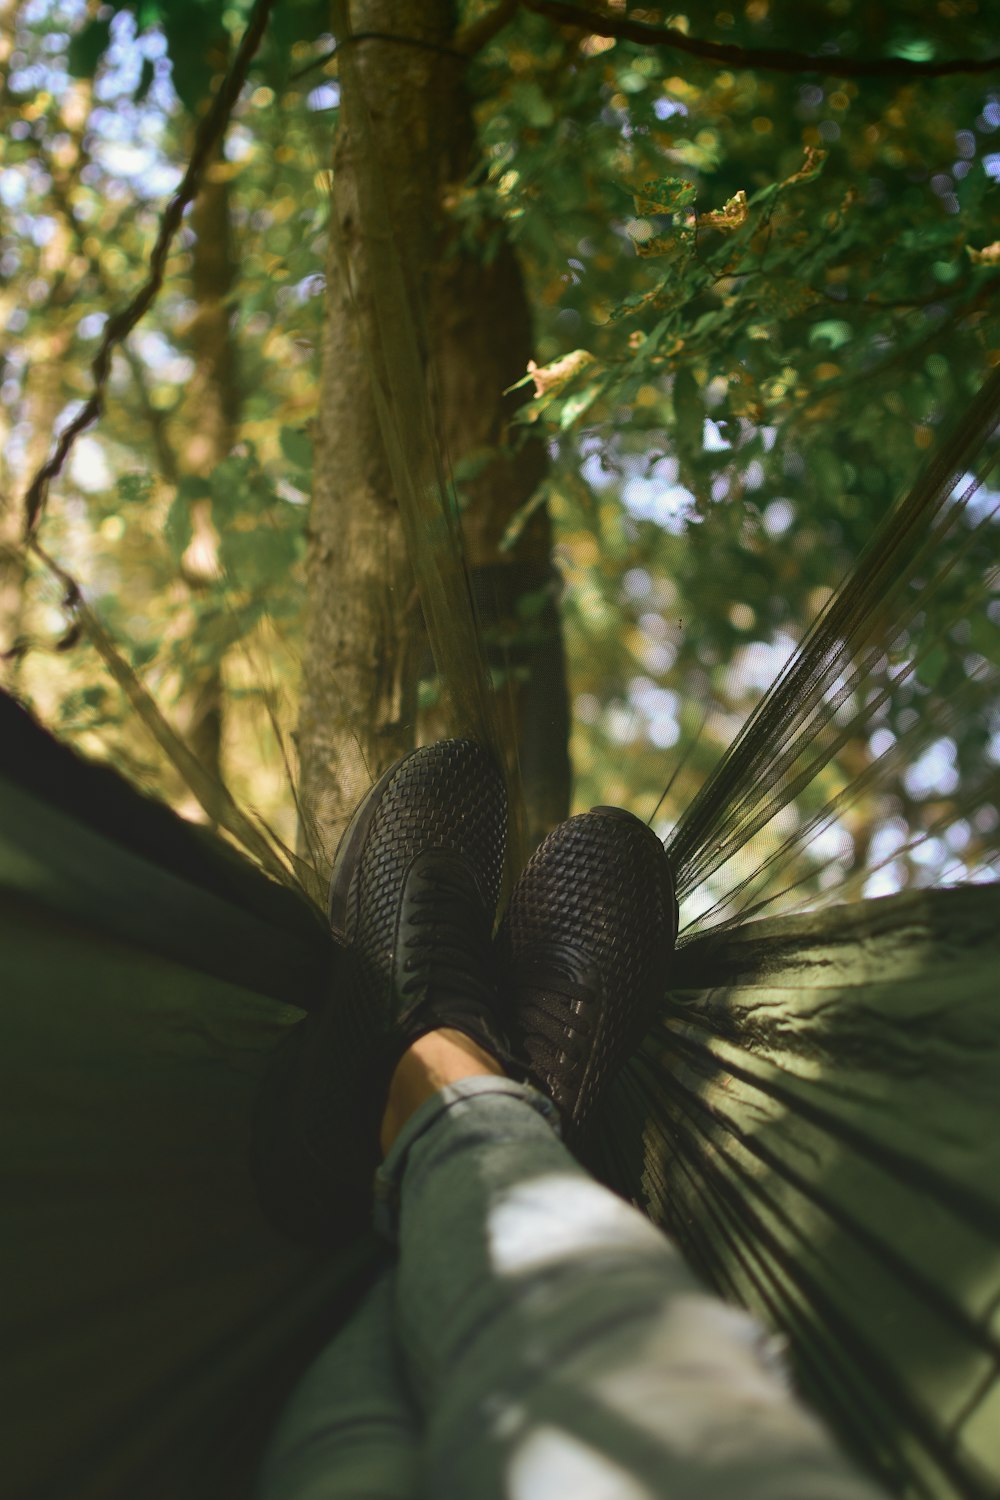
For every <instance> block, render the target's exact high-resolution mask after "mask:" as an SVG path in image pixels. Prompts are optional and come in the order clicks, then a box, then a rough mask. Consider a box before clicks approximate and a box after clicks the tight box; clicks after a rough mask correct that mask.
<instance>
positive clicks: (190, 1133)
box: [0, 698, 1000, 1500]
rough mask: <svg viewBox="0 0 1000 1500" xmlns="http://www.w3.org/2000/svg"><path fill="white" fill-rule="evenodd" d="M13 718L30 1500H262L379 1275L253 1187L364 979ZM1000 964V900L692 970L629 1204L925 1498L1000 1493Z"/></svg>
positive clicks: (208, 852) (889, 917)
mask: <svg viewBox="0 0 1000 1500" xmlns="http://www.w3.org/2000/svg"><path fill="white" fill-rule="evenodd" d="M0 716H2V723H0V829H2V832H0V887H2V891H3V898H2V902H0V928H2V935H0V995H2V1007H0V1019H2V1025H3V1049H2V1053H3V1068H4V1073H5V1077H4V1080H3V1097H4V1102H5V1116H6V1121H7V1128H6V1136H5V1143H4V1172H5V1178H6V1181H5V1190H4V1196H5V1203H6V1209H7V1220H8V1229H7V1233H6V1234H5V1236H4V1249H3V1255H4V1257H5V1266H4V1269H5V1271H6V1276H5V1285H6V1286H7V1287H8V1289H12V1290H11V1292H10V1294H9V1295H8V1297H7V1298H6V1299H5V1301H4V1311H3V1314H2V1319H3V1329H2V1336H3V1342H4V1348H5V1350H6V1354H7V1368H8V1369H9V1370H10V1371H12V1372H16V1380H15V1381H14V1382H13V1385H12V1389H11V1390H10V1391H9V1393H8V1395H7V1397H6V1402H5V1411H6V1415H7V1419H8V1428H9V1437H8V1439H7V1442H6V1444H5V1472H6V1477H7V1485H8V1490H7V1492H8V1493H9V1494H11V1496H12V1497H15V1500H49V1497H51V1500H56V1497H60V1500H61V1497H64V1496H66V1495H69V1494H72V1495H73V1496H74V1497H76V1500H118V1497H121V1500H124V1497H126V1496H129V1497H134V1496H136V1495H142V1496H143V1497H144V1500H161V1497H162V1500H201V1497H202V1496H205V1497H207V1496H209V1495H212V1496H214V1497H229V1496H233V1497H236V1496H240V1497H242V1496H247V1497H248V1496H249V1494H250V1486H251V1483H252V1473H253V1467H254V1463H255V1461H256V1458H257V1455H258V1452H259V1446H260V1443H261V1441H262V1439H263V1437H264V1435H265V1433H266V1427H267V1422H268V1420H269V1418H270V1416H271V1414H272V1413H273V1412H274V1410H275V1409H276V1406H277V1404H278V1403H279V1402H280V1400H281V1398H282V1396H283V1394H284V1392H285V1391H286V1390H287V1388H288V1386H289V1384H290V1382H291V1381H292V1380H293V1379H294V1377H295V1374H296V1373H297V1372H298V1371H299V1370H301V1369H302V1368H303V1366H304V1364H305V1363H306V1361H307V1360H308V1358H309V1357H310V1354H311V1353H312V1351H313V1350H314V1349H316V1348H317V1347H318V1346H319V1345H320V1344H321V1343H322V1342H323V1341H324V1339H326V1338H327V1337H329V1335H330V1333H331V1332H332V1331H333V1329H334V1328H335V1327H336V1325H337V1323H338V1321H339V1319H340V1318H341V1317H342V1316H343V1314H344V1312H345V1311H346V1309H347V1307H348V1306H349V1305H350V1304H351V1302H352V1301H353V1300H354V1298H355V1297H356V1295H357V1292H358V1290H359V1288H360V1287H361V1286H362V1285H364V1284H366V1282H367V1279H368V1276H369V1275H370V1273H371V1271H372V1269H373V1268H374V1266H375V1265H376V1264H377V1261H378V1256H379V1251H378V1249H377V1248H376V1246H375V1245H374V1243H373V1241H371V1240H370V1239H367V1238H366V1239H364V1240H362V1241H361V1242H359V1243H358V1244H357V1245H355V1246H352V1247H350V1248H349V1249H348V1250H347V1251H344V1252H343V1253H341V1254H340V1255H337V1256H328V1255H318V1254H316V1253H314V1252H310V1251H307V1250H303V1249H300V1248H296V1247H293V1246H292V1245H290V1244H286V1243H284V1242H283V1241H282V1240H281V1239H280V1238H279V1237H278V1236H276V1235H275V1234H274V1233H273V1232H272V1231H271V1230H270V1229H269V1228H268V1226H267V1225H266V1224H265V1222H264V1220H263V1218H262V1217H261V1215H260V1213H259V1210H258V1208H257V1204H256V1200H255V1197H254V1193H253V1186H252V1183H251V1181H250V1176H249V1170H248V1142H249V1133H250V1115H251V1109H252V1104H253V1097H254V1092H255V1088H256V1084H257V1081H258V1079H259V1077H260V1074H261V1072H262V1071H263V1068H264V1067H265V1066H266V1062H267V1058H268V1056H269V1054H270V1053H271V1051H272V1050H273V1048H274V1047H275V1046H276V1045H277V1044H278V1042H279V1041H280V1039H281V1037H282V1036H283V1035H284V1034H285V1031H286V1029H287V1027H288V1026H289V1025H290V1024H293V1023H294V1022H295V1021H296V1020H297V1019H298V1018H299V1017H300V1015H301V1010H300V1009H299V1008H298V1007H299V1005H302V1006H305V1005H308V1004H316V1003H324V1002H326V1003H336V954H335V952H334V950H333V949H332V948H331V945H330V943H329V941H328V939H327V938H326V936H325V934H324V932H323V930H322V927H321V926H320V925H319V924H318V923H317V920H316V918H315V915H314V913H313V911H312V909H311V908H310V907H309V906H308V905H307V903H306V902H305V901H304V900H299V899H298V898H296V897H295V896H294V895H293V894H290V893H289V892H288V891H286V890H283V889H281V888H279V887H277V886H275V885H273V884H272V883H271V882H270V881H268V880H267V879H266V878H265V877H263V876H261V875H259V874H258V873H257V872H256V871H255V870H253V869H252V868H251V867H250V866H249V865H248V864H247V863H246V862H245V861H243V860H241V859H239V858H237V857H236V856H234V855H232V854H231V853H230V851H229V850H228V849H226V848H225V847H224V846H222V845H221V844H219V843H217V842H216V841H215V840H213V839H210V838H208V837H207V836H206V835H205V834H204V833H203V832H201V831H200V830H196V829H193V828H191V827H190V826H189V825H186V824H184V823H182V822H181V820H180V819H178V818H176V817H174V816H173V814H171V813H169V812H168V811H167V810H165V809H164V808H162V807H160V806H158V805H157V804H155V803H152V802H149V801H148V800H147V799H145V798H143V797H141V796H139V795H138V794H137V793H135V792H133V791H132V790H130V789H129V788H127V787H126V786H125V785H124V783H122V782H120V781H119V780H118V778H116V777H115V776H114V775H113V774H112V773H110V772H108V771H106V770H103V769H99V768H95V767H91V766H88V765H86V764H85V763H83V762H81V761H80V760H78V758H77V757H76V756H75V755H73V754H72V753H71V752H69V751H67V750H66V749H65V748H63V747H60V746H58V745H56V744H55V742H54V741H52V740H51V739H50V738H49V736H47V735H46V734H45V733H44V732H43V731H42V730H40V729H39V728H38V727H37V726H36V725H35V724H33V722H32V721H31V720H30V719H29V718H28V717H27V715H25V714H24V713H23V711H22V710H20V709H19V708H18V707H17V706H16V705H14V704H13V703H12V702H11V701H10V700H9V699H2V698H0ZM998 945H1000V887H998V886H980V887H970V888H967V889H965V890H958V891H944V892H922V893H918V894H916V895H913V896H902V897H892V898H887V899H883V900H878V901H868V902H863V903H860V904H859V905H857V906H854V907H849V908H834V909H833V910H831V911H828V912H824V913H820V914H817V913H812V914H809V915H807V916H791V917H783V918H777V919H774V920H771V921H768V922H759V923H755V924H750V925H748V926H747V927H745V928H744V929H743V930H742V931H741V932H739V933H737V934H726V935H725V936H724V937H722V938H719V937H716V938H714V939H713V938H711V937H706V938H701V939H698V940H696V941H694V942H691V943H689V944H688V945H687V946H686V947H685V948H684V949H683V950H681V952H680V953H679V954H678V956H677V965H676V968H675V970H674V972H673V973H672V975H671V976H670V977H669V990H668V995H667V1007H666V1011H665V1016H664V1019H663V1021H662V1023H661V1024H660V1025H659V1026H658V1027H657V1029H656V1031H655V1032H654V1033H653V1034H651V1035H650V1037H649V1038H648V1039H647V1041H646V1043H645V1045H644V1047H643V1049H642V1052H641V1053H640V1055H639V1056H638V1057H637V1058H636V1059H635V1061H634V1062H633V1063H632V1064H631V1065H630V1067H629V1069H628V1071H627V1073H626V1074H625V1075H624V1076H623V1078H622V1079H621V1080H620V1082H619V1084H618V1086H617V1088H616V1090H615V1094H614V1097H613V1098H612V1100H611V1101H610V1103H609V1107H608V1111H607V1119H606V1122H605V1137H606V1143H607V1144H606V1152H605V1155H606V1160H605V1162H604V1170H605V1174H606V1175H607V1176H608V1177H609V1178H610V1180H611V1181H612V1182H613V1183H614V1185H615V1186H617V1187H618V1188H619V1190H622V1191H625V1192H627V1193H629V1194H630V1195H632V1196H634V1197H635V1198H636V1199H637V1200H638V1201H639V1202H641V1203H642V1204H643V1205H644V1206H645V1207H646V1209H647V1211H648V1212H649V1213H650V1214H651V1215H652V1217H653V1218H654V1219H655V1220H657V1221H658V1222H660V1223H662V1224H664V1225H665V1227H666V1228H668V1229H669V1230H670V1232H671V1233H673V1234H675V1235H676V1236H677V1238H678V1239H679V1240H680V1242H681V1244H682V1245H683V1247H684V1249H685V1250H686V1252H687V1253H688V1254H689V1256H690V1257H691V1259H692V1261H693V1262H694V1263H695V1264H696V1265H697V1266H698V1267H699V1268H700V1269H701V1270H702V1271H703V1272H704V1273H705V1274H706V1275H707V1277H708V1278H709V1279H710V1280H711V1281H712V1282H713V1283H714V1284H715V1285H716V1286H718V1287H719V1288H720V1289H721V1290H722V1291H723V1292H724V1293H726V1294H728V1295H730V1296H734V1297H736V1298H738V1299H739V1300H741V1301H744V1302H746V1303H748V1304H749V1305H750V1306H751V1307H754V1308H756V1309H757V1310H758V1311H760V1312H761V1313H762V1314H763V1316H764V1317H765V1319H766V1320H767V1321H768V1322H769V1324H770V1325H771V1326H772V1327H773V1328H774V1329H775V1330H776V1331H778V1332H779V1333H781V1334H783V1335H785V1336H786V1337H787V1339H788V1340H789V1342H790V1344H791V1348H792V1352H793V1355H794V1357H795V1361H796V1364H797V1367H798V1370H799V1373H800V1378H801V1379H802V1381H803V1383H804V1385H805V1387H806V1389H807V1391H808V1393H809V1394H810V1396H811V1397H812V1398H813V1400H814V1401H815V1402H816V1404H817V1406H819V1407H820V1408H821V1409H822V1410H823V1411H824V1412H825V1414H826V1415H827V1417H828V1419H829V1420H831V1421H832V1422H833V1423H834V1425H835V1426H836V1428H837V1430H838V1431H839V1432H840V1434H841V1436H842V1437H843V1439H844V1441H845V1442H847V1443H849V1444H851V1445H852V1446H853V1447H854V1448H855V1449H856V1450H858V1451H859V1453H860V1454H861V1455H862V1457H863V1458H864V1459H865V1460H866V1461H867V1462H868V1463H869V1464H870V1465H872V1466H873V1467H874V1468H875V1469H876V1470H877V1471H878V1472H880V1473H881V1474H882V1475H883V1476H884V1477H887V1478H888V1479H889V1480H890V1482H891V1483H892V1484H893V1486H894V1487H895V1488H897V1489H898V1490H899V1491H900V1492H901V1493H904V1494H906V1495H912V1496H921V1497H938V1496H957V1495H983V1496H985V1495H988V1494H994V1493H995V1491H996V1483H997V1476H998V1475H1000V1444H998V1441H997V1432H998V1430H1000V1421H998V1419H997V1405H998V1401H1000V1386H998V1382H997V1375H996V1371H997V1329H996V1313H995V1309H996V1306H997V1302H998V1296H1000V1258H998V1255H997V1242H998V1238H1000V1185H998V1184H1000V1172H998V1170H997V1169H998V1166H1000V1162H998V1160H997V1157H998V1152H1000V1145H998V1142H997V1139H996V1133H995V1122H996V1097H997V1080H998V1078H1000V1021H998V1013H997V1007H996V1005H995V997H994V993H993V986H992V984H991V979H992V975H993V973H994V972H995V968H996V962H997V957H998V953H997V949H998Z"/></svg>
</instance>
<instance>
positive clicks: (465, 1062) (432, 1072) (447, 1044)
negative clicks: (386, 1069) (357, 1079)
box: [379, 1028, 506, 1156]
mask: <svg viewBox="0 0 1000 1500" xmlns="http://www.w3.org/2000/svg"><path fill="white" fill-rule="evenodd" d="M505 1076H506V1075H505V1073H504V1070H503V1068H502V1067H501V1066H500V1064H499V1063H498V1062H497V1060H496V1058H495V1057H491V1056H490V1054H489V1053H488V1052H484V1051H483V1049H482V1047H479V1046H477V1044H476V1043H475V1042H474V1041H473V1040H472V1038H471V1037H467V1036H466V1035H465V1034H464V1032H461V1031H452V1030H451V1029H450V1028H443V1029H442V1030H440V1031H428V1032H427V1033H426V1034H425V1035H424V1036H422V1037H419V1038H418V1040H417V1041H415V1042H414V1043H413V1046H412V1047H408V1048H407V1049H406V1051H405V1052H404V1053H403V1055H402V1057H401V1058H400V1059H399V1062H398V1063H397V1065H396V1071H395V1072H394V1073H393V1075H392V1082H391V1083H390V1084H389V1097H388V1100H387V1101H386V1107H385V1114H384V1115H383V1116H382V1129H381V1132H380V1135H379V1143H380V1145H381V1147H382V1155H383V1156H384V1155H385V1154H386V1152H387V1151H388V1150H389V1147H390V1146H391V1145H392V1143H393V1141H394V1140H395V1139H396V1137H397V1135H398V1134H399V1132H400V1131H401V1130H402V1128H403V1126H404V1125H405V1124H406V1122H407V1120H408V1119H409V1118H410V1116H411V1115H412V1114H413V1113H414V1111H415V1110H417V1109H418V1108H419V1107H420V1105H421V1104H423V1102H424V1100H425V1099H429V1098H430V1097H431V1095H432V1094H436V1093H437V1091H438V1089H442V1088H444V1086H445V1084H447V1083H458V1082H459V1080H460V1079H462V1078H484V1077H499V1078H503V1077H505Z"/></svg>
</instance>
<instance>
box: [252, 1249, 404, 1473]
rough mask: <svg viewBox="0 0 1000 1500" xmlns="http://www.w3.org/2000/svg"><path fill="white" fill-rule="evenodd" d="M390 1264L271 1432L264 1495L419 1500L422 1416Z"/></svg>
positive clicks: (263, 1470)
mask: <svg viewBox="0 0 1000 1500" xmlns="http://www.w3.org/2000/svg"><path fill="white" fill-rule="evenodd" d="M393 1282H394V1275H393V1272H392V1271H386V1272H384V1273H383V1275H382V1276H381V1277H380V1278H379V1279H378V1281H376V1282H375V1284H374V1286H373V1287H372V1288H371V1289H370V1290H369V1291H368V1293H367V1294H366V1296H365V1297H364V1299H363V1300H362V1302H361V1303H360V1304H359V1305H358V1307H357V1308H356V1309H355V1311H354V1312H353V1313H352V1314H351V1316H350V1317H349V1318H348V1320H347V1322H346V1323H345V1324H344V1326H343V1328H341V1329H340V1330H339V1332H338V1333H337V1335H336V1337H335V1338H334V1339H332V1340H331V1342H330V1343H329V1344H328V1345H327V1346H326V1348H325V1349H324V1350H323V1352H322V1353H321V1354H320V1355H319V1356H318V1357H317V1358H316V1359H315V1360H314V1361H313V1363H312V1365H310V1367H309V1369H308V1370H307V1371H306V1373H305V1375H303V1377H302V1379H301V1380H300V1382H299V1383H298V1385H297V1386H296V1387H295V1389H294V1391H293V1392H292V1394H291V1396H290V1397H289V1400H288V1402H287V1404H286V1406H285V1409H284V1411H283V1412H282V1415H281V1417H280V1418H279V1421H278V1424H277V1426H276V1427H275V1430H274V1432H273V1434H272V1436H271V1439H270V1442H269V1444H268V1448H267V1452H266V1454H265V1456H264V1460H263V1463H262V1465H261V1469H260V1472H259V1475H258V1480H257V1492H256V1500H417V1496H418V1495H419V1494H420V1489H419V1484H418V1478H417V1471H418V1467H419V1459H418V1448H419V1441H420V1439H419V1431H418V1419H417V1416H416V1414H415V1412H414V1409H413V1405H412V1401H411V1399H410V1396H409V1393H408V1391H407V1390H406V1387H405V1382H404V1378H403V1375H402V1373H401V1371H402V1361H401V1358H400V1355H399V1351H398V1348H397V1343H396V1336H395V1331H394V1309H393V1304H394V1286H393Z"/></svg>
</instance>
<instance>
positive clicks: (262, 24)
mask: <svg viewBox="0 0 1000 1500" xmlns="http://www.w3.org/2000/svg"><path fill="white" fill-rule="evenodd" d="M273 6H274V0H257V4H256V5H255V6H254V10H253V14H252V15H251V17H250V20H249V22H248V23H247V29H246V31H245V32H244V33H243V39H242V41H241V42H240V45H239V48H238V50H237V53H236V56H235V57H234V59H233V64H232V67H231V68H230V70H229V72H228V73H227V74H226V76H225V78H224V79H223V80H222V84H221V86H220V88H219V91H218V93H217V94H216V95H215V98H214V99H213V100H212V104H211V108H210V109H209V111H208V113H207V115H206V116H205V118H204V120H203V121H202V122H201V124H200V125H199V127H198V133H197V135H196V136H195V143H194V150H193V151H192V153H191V158H190V160H189V162H188V164H187V170H186V171H185V173H184V176H183V178H182V180H181V183H180V186H179V187H178V189H177V191H176V193H175V194H174V196H173V197H172V198H171V199H170V202H169V203H168V204H167V206H166V209H165V210H164V213H163V217H162V219H161V220H160V230H159V233H158V235H157V237H156V244H155V245H154V246H153V251H152V254H151V255H150V257H149V276H148V278H147V279H146V281H145V282H144V284H143V285H142V286H141V287H140V288H139V291H138V292H137V293H136V294H135V296H134V297H133V298H132V301H131V302H130V303H129V304H128V305H127V307H124V308H122V310H121V311H120V312H117V313H115V314H114V315H113V316H112V317H110V318H109V319H108V321H107V323H106V324H105V325H104V336H103V338H102V339H101V344H100V348H99V349H98V351H97V353H96V355H95V356H94V361H93V364H92V365H91V367H90V368H91V373H92V375H93V377H94V386H93V390H92V391H91V394H90V396H89V397H88V398H87V400H86V401H85V403H84V405H83V406H82V407H81V409H80V411H79V412H78V413H77V415H76V416H75V417H74V418H73V420H72V422H70V423H69V425H68V426H67V427H66V429H65V431H64V432H62V433H61V434H60V437H59V441H58V442H57V444H56V446H55V450H54V451H53V453H52V454H51V455H50V457H49V458H48V459H46V461H45V463H44V464H43V465H42V466H41V468H40V469H39V470H38V473H37V474H36V475H35V477H34V479H33V480H32V481H31V484H30V485H29V486H28V492H27V494H26V495H25V497H24V511H25V519H24V534H25V539H26V540H27V541H30V540H32V539H33V537H34V536H35V533H36V532H37V530H38V525H39V522H40V521H41V518H42V514H43V512H44V509H45V502H46V500H47V498H48V491H49V485H50V483H51V481H52V480H53V479H54V478H55V477H56V476H57V475H58V474H60V473H61V472H62V468H63V465H64V464H65V462H66V460H67V458H68V457H69V455H70V453H71V452H72V450H73V447H74V444H75V443H76V440H77V438H78V437H79V436H80V434H81V433H82V432H84V431H85V430H86V429H87V428H88V427H89V426H91V424H92V423H93V422H96V421H97V419H98V417H99V416H100V415H101V412H102V410H103V407H104V390H105V387H106V385H107V383H108V378H109V376H110V374H111V359H112V355H113V354H114V351H115V349H116V347H117V346H118V345H119V344H120V343H121V342H122V340H123V339H125V338H127V337H128V335H129V334H130V333H131V332H132V329H133V328H134V327H135V326H136V324H137V323H138V322H139V320H140V319H141V318H142V317H143V316H144V314H145V313H146V312H148V310H149V308H150V307H151V306H152V304H153V302H154V301H155V299H156V296H157V294H158V292H159V290H160V287H161V286H162V285H163V278H164V274H165V271H166V263H167V255H168V254H169V252H170V247H171V245H172V243H173V240H174V236H175V235H176V233H177V231H178V229H179V228H180V225H181V220H182V219H183V217H184V211H185V209H186V208H187V206H188V204H189V203H191V202H192V200H193V199H194V197H195V196H196V194H197V192H198V189H199V187H200V186H201V179H202V175H203V173H204V171H205V168H206V166H207V165H208V163H209V161H210V160H211V157H212V154H213V152H214V151H215V148H216V146H217V145H218V143H219V141H220V140H221V139H222V136H223V135H224V133H225V130H226V126H227V125H228V124H229V117H230V115H231V114H232V110H233V106H234V104H235V103H236V100H237V99H238V98H239V93H240V89H241V88H242V87H243V84H244V82H245V81H246V76H247V73H248V72H249V70H250V64H251V62H252V61H253V59H254V56H255V54H256V52H257V49H258V47H259V46H260V43H261V41H262V39H263V36H264V32H265V31H266V29H267V22H268V18H269V16H270V14H271V10H272V8H273Z"/></svg>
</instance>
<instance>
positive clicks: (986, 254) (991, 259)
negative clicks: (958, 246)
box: [965, 240, 1000, 266]
mask: <svg viewBox="0 0 1000 1500" xmlns="http://www.w3.org/2000/svg"><path fill="white" fill-rule="evenodd" d="M965 248H966V250H967V251H968V253H969V259H970V260H971V261H972V264H973V265H974V266H1000V240H994V241H993V243H992V245H984V246H983V248H982V249H981V250H976V249H975V248H974V247H973V246H972V245H966V247H965Z"/></svg>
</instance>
